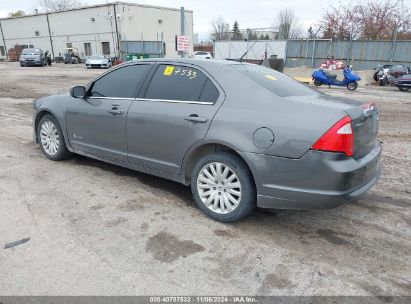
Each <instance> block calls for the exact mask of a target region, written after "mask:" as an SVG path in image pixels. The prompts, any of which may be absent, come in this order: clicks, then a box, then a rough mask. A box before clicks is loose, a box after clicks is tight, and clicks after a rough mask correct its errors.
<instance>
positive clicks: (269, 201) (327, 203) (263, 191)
mask: <svg viewBox="0 0 411 304" xmlns="http://www.w3.org/2000/svg"><path fill="white" fill-rule="evenodd" d="M239 153H240V154H241V155H242V156H243V158H244V159H245V160H246V161H247V163H248V164H249V166H250V169H251V171H252V173H253V176H254V179H255V183H256V187H257V205H258V207H261V208H275V209H295V210H310V209H323V208H333V207H336V206H338V205H341V204H343V203H346V202H349V201H352V200H354V199H357V198H359V197H360V196H361V195H363V194H364V193H365V192H367V191H368V190H369V189H370V188H371V187H372V186H374V185H375V184H376V183H377V181H378V179H379V177H380V174H381V168H380V161H379V160H380V155H381V146H380V145H379V144H378V145H376V146H375V148H374V149H373V150H372V151H371V152H370V153H368V154H367V155H365V156H363V157H362V158H360V159H358V160H355V159H353V158H351V157H346V156H345V155H344V154H340V153H331V152H321V151H313V150H310V151H308V152H307V153H306V154H305V155H304V156H303V157H301V158H299V159H289V158H281V157H274V156H268V155H263V154H255V153H244V152H239Z"/></svg>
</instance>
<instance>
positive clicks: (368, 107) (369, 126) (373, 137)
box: [350, 103, 378, 159]
mask: <svg viewBox="0 0 411 304" xmlns="http://www.w3.org/2000/svg"><path fill="white" fill-rule="evenodd" d="M361 107H362V110H363V113H362V115H357V117H351V119H352V128H353V132H354V154H353V157H354V158H355V159H359V158H361V157H363V156H364V155H366V154H368V153H369V152H371V150H373V149H374V148H375V145H376V144H377V134H378V108H377V105H376V104H375V103H367V104H363V105H362V106H361ZM350 116H351V115H350Z"/></svg>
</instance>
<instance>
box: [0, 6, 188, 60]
mask: <svg viewBox="0 0 411 304" xmlns="http://www.w3.org/2000/svg"><path fill="white" fill-rule="evenodd" d="M184 30H185V34H186V35H188V36H189V43H190V47H189V51H188V53H192V51H193V12H192V11H190V10H185V11H184ZM180 33H181V13H180V9H177V8H165V7H158V6H149V5H142V4H135V3H125V2H114V3H107V4H101V5H93V6H86V7H81V8H77V9H72V10H67V11H58V12H50V13H39V14H34V15H26V16H22V17H10V18H3V19H0V59H6V58H7V52H8V50H10V49H11V48H14V47H15V46H16V45H19V46H23V47H34V48H40V49H42V50H43V51H46V50H49V51H50V52H52V54H53V57H57V56H62V55H63V54H64V52H66V49H67V48H77V49H78V51H79V55H80V57H81V58H83V57H87V56H90V55H94V54H102V55H107V56H111V57H123V58H124V57H125V55H126V54H130V53H137V54H146V55H147V56H150V57H176V56H177V55H178V52H177V51H176V35H180Z"/></svg>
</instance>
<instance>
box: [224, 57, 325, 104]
mask: <svg viewBox="0 0 411 304" xmlns="http://www.w3.org/2000/svg"><path fill="white" fill-rule="evenodd" d="M230 67H231V68H232V69H233V70H236V71H238V72H240V73H241V74H243V75H245V76H247V77H248V78H250V79H251V80H254V81H255V82H257V83H258V84H260V85H261V86H263V87H264V88H266V89H267V90H269V91H271V92H273V93H274V94H275V95H278V96H281V97H287V96H306V95H316V94H318V93H317V92H316V91H314V90H313V89H311V88H309V87H308V86H306V85H304V84H301V83H299V82H298V81H296V80H294V79H292V78H290V77H288V76H286V75H284V74H282V73H280V72H277V71H275V70H273V69H269V68H266V67H263V66H260V65H254V64H232V65H230Z"/></svg>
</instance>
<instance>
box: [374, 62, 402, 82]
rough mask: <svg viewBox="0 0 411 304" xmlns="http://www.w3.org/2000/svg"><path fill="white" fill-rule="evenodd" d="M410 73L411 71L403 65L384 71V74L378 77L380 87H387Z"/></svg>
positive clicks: (393, 66)
mask: <svg viewBox="0 0 411 304" xmlns="http://www.w3.org/2000/svg"><path fill="white" fill-rule="evenodd" d="M409 73H410V69H409V68H407V67H406V66H404V65H402V64H398V65H392V66H390V67H389V68H387V69H383V70H382V73H380V74H379V76H378V82H379V85H380V86H386V85H388V84H392V83H393V82H394V81H395V80H396V79H398V78H399V77H401V76H403V75H407V74H409Z"/></svg>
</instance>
